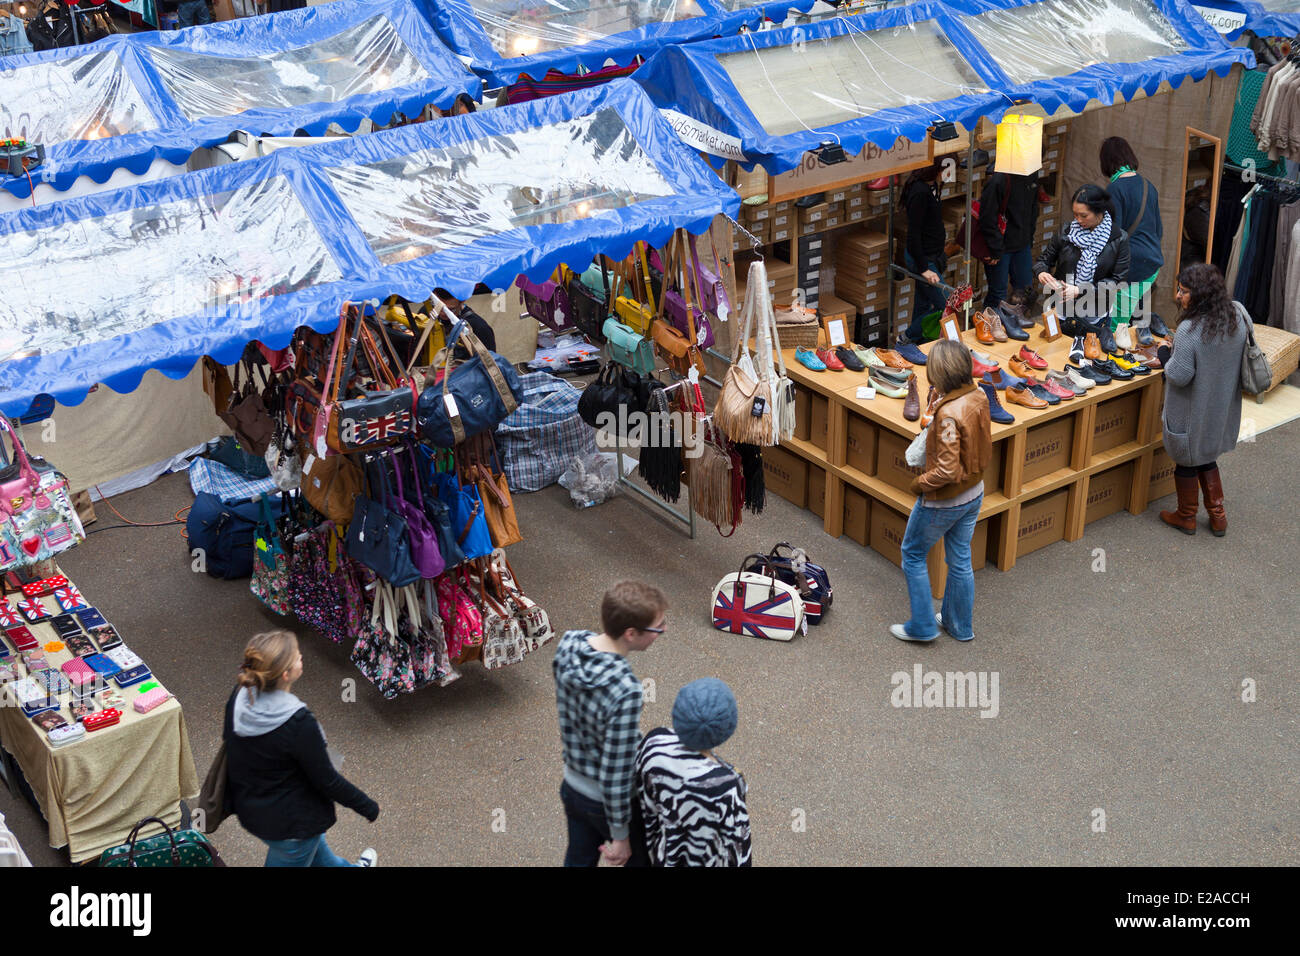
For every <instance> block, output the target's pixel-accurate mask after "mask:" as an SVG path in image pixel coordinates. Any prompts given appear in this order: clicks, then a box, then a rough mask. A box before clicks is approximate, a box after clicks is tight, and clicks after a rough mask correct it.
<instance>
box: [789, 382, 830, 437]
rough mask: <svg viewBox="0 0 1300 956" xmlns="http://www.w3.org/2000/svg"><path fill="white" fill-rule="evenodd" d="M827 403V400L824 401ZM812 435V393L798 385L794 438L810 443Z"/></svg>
mask: <svg viewBox="0 0 1300 956" xmlns="http://www.w3.org/2000/svg"><path fill="white" fill-rule="evenodd" d="M823 401H825V399H823ZM811 434H812V393H811V392H809V391H808V390H807V389H806V388H800V387H799V386H798V385H796V386H795V388H794V437H795V438H797V439H799V440H800V441H808V440H809V436H810V435H811Z"/></svg>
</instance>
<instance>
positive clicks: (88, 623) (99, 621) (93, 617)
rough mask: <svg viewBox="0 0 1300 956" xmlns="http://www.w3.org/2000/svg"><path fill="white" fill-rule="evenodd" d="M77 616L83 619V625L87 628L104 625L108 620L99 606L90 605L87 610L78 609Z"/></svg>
mask: <svg viewBox="0 0 1300 956" xmlns="http://www.w3.org/2000/svg"><path fill="white" fill-rule="evenodd" d="M76 613H77V617H78V618H79V619H80V620H81V626H82V627H84V628H85V629H86V630H88V631H89V630H90V629H91V628H96V627H103V626H104V625H105V624H107V623H108V621H106V620H104V615H102V614H100V613H99V609H98V608H93V607H88V608H86V609H85V610H82V611H77V612H76Z"/></svg>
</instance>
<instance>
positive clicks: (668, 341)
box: [650, 234, 705, 377]
mask: <svg viewBox="0 0 1300 956" xmlns="http://www.w3.org/2000/svg"><path fill="white" fill-rule="evenodd" d="M680 246H681V236H680V234H674V235H673V241H672V243H671V244H670V245H669V248H668V250H666V251H667V254H668V255H667V259H668V261H667V262H665V263H664V281H665V285H667V280H668V278H669V277H672V278H674V279H677V278H680V276H681V274H682V270H681V269H680V268H679V267H680V265H681V263H682V260H683V258H684V257H682V256H681V255H680V254H679V252H678V250H679V247H680ZM689 271H691V270H688V273H689ZM680 285H681V290H682V295H683V297H684V298H685V300H686V329H687V330H686V332H685V333H683V332H682V331H680V330H679V329H677V328H676V327H675V326H674V325H673V324H672V323H671V322H668V321H666V320H665V319H664V317H663V312H664V304H665V303H666V302H667V300H668V291H667V290H666V289H665V291H664V294H662V295H660V296H659V311H658V313H657V314H656V315H655V319H654V322H653V323H651V325H650V335H651V338H653V339H654V343H655V351H656V352H658V353H659V356H660V357H661V358H663V360H664V361H665V362H667V363H668V367H669V368H670V369H672V370H673V371H674V372H676V373H677V374H678V375H680V376H683V377H684V376H686V375H688V374H690V370H691V369H692V368H695V369H696V370H697V371H698V372H699V373H700V374H701V375H703V374H704V373H705V367H704V356H703V355H701V354H700V350H699V347H698V345H697V344H696V335H697V332H696V328H695V307H694V304H693V303H692V300H691V281H690V276H689V274H688V275H687V276H686V278H685V280H684V281H682V282H681V283H680Z"/></svg>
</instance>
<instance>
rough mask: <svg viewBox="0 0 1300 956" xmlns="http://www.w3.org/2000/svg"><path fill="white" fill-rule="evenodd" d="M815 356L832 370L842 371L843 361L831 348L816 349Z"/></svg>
mask: <svg viewBox="0 0 1300 956" xmlns="http://www.w3.org/2000/svg"><path fill="white" fill-rule="evenodd" d="M817 357H818V358H819V359H821V360H822V364H824V365H825V366H826V367H827V368H828V369H830V370H831V371H832V372H842V371H844V363H843V362H841V361H840V360H839V358H838V357H836V355H835V352H834V351H833V350H832V349H818V350H817Z"/></svg>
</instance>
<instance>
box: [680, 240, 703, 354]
mask: <svg viewBox="0 0 1300 956" xmlns="http://www.w3.org/2000/svg"><path fill="white" fill-rule="evenodd" d="M676 239H677V252H678V256H677V261H678V262H679V263H680V264H681V266H682V271H684V272H685V273H686V275H685V277H684V281H683V282H682V296H683V297H684V298H685V299H686V328H687V333H686V334H687V335H688V336H690V340H691V341H690V343H689V345H690V347H691V348H692V349H694V348H695V347H696V345H697V344H698V343H697V342H696V339H697V337H698V333H697V332H696V330H695V306H694V305H693V304H692V301H691V285H692V281H691V280H692V279H694V285H695V298H696V300H697V301H699V303H700V309H701V311H703V309H704V299H703V297H702V296H701V295H700V275H699V272H698V271H697V270H698V268H699V263H698V261H697V260H696V259H695V256H694V254H692V256H691V268H689V269H687V268H686V256H685V254H684V253H685V250H684V249H683V247H684V246H685V245H686V242H685V240H684V239H683V238H682V234H681V233H680V232H679V233H677V236H676Z"/></svg>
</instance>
